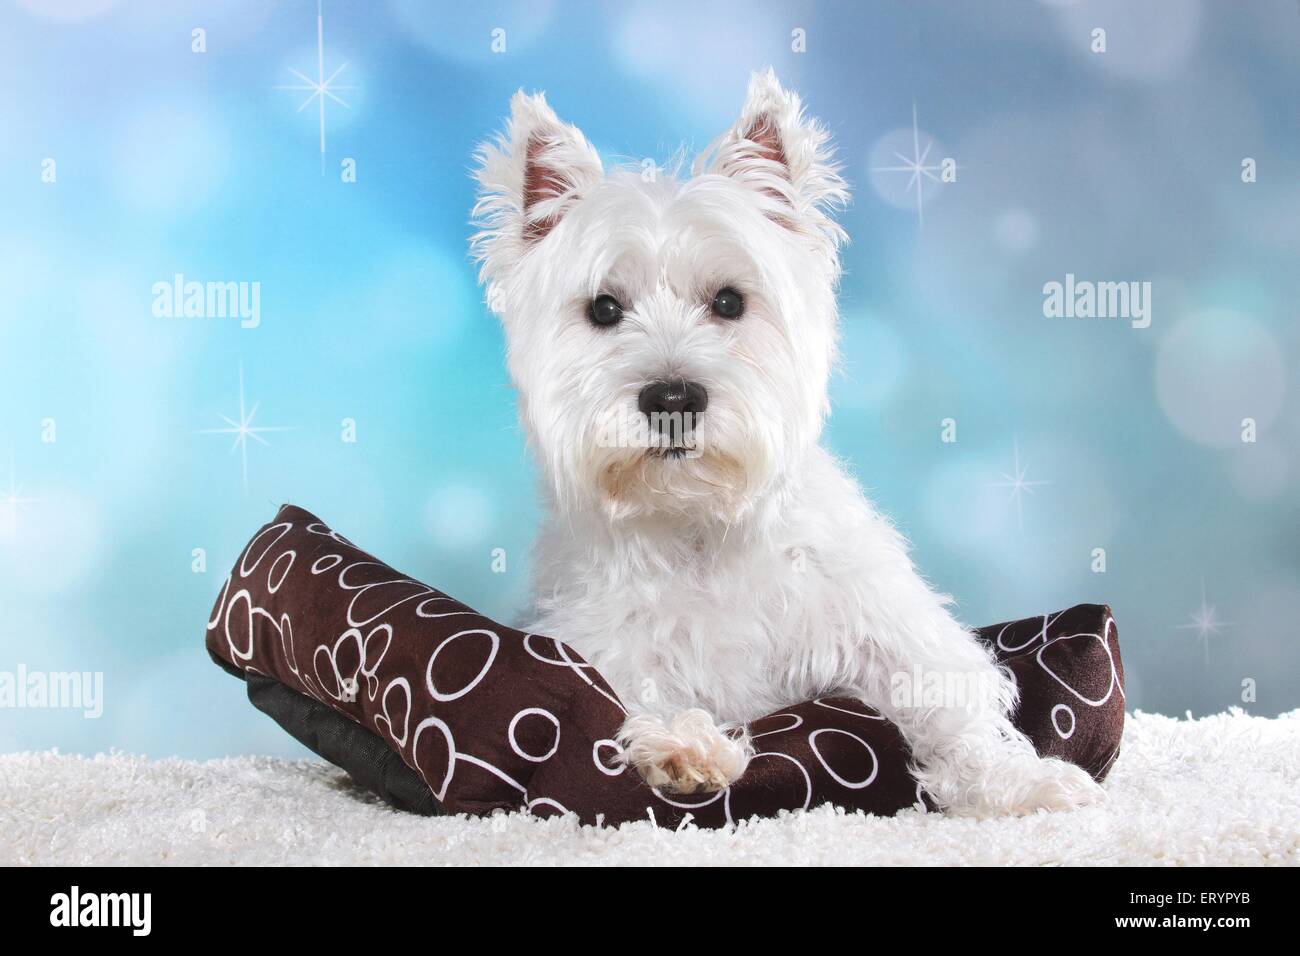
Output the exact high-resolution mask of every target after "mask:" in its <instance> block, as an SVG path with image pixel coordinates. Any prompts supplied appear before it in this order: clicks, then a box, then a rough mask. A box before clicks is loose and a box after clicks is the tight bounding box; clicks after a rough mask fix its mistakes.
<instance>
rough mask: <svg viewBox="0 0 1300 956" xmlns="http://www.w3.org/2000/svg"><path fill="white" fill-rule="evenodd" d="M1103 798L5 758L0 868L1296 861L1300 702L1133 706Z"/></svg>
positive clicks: (309, 765)
mask: <svg viewBox="0 0 1300 956" xmlns="http://www.w3.org/2000/svg"><path fill="white" fill-rule="evenodd" d="M1106 789H1107V790H1108V791H1109V793H1110V801H1109V804H1108V805H1107V806H1104V807H1099V808H1094V809H1088V810H1081V811H1077V812H1073V813H1058V814H1048V813H1041V814H1038V815H1036V816H1032V817H1024V818H1018V819H999V820H986V821H975V820H966V819H955V818H949V817H945V816H942V815H939V814H924V813H920V812H916V811H908V812H905V813H901V814H899V815H898V816H895V817H891V818H884V817H868V816H863V815H859V814H845V813H842V812H837V811H835V810H833V809H831V808H828V807H822V808H819V809H816V810H813V811H811V812H808V813H795V814H787V815H785V816H782V817H780V818H777V819H768V820H754V821H751V822H748V823H745V824H742V825H740V826H737V827H735V828H733V829H730V830H712V831H710V830H700V829H696V828H694V827H691V826H690V825H689V824H688V825H686V826H685V827H683V828H681V829H679V830H675V831H669V830H665V829H660V828H658V827H656V826H655V825H654V823H652V822H651V821H650V820H646V821H645V822H644V823H634V824H629V825H626V826H623V827H621V828H618V829H612V828H606V829H597V828H594V827H580V826H578V825H577V823H576V822H575V821H573V820H572V819H564V818H558V819H552V820H538V819H531V818H529V817H526V816H523V815H521V814H500V815H498V816H494V817H490V818H487V819H471V818H467V817H433V818H424V817H415V816H409V815H404V814H400V813H397V812H394V811H392V810H389V809H388V808H387V807H385V806H384V805H382V804H380V803H378V802H377V801H375V800H374V799H373V798H371V797H370V796H369V795H367V794H365V793H363V792H361V791H359V790H358V789H357V788H356V787H355V786H354V785H353V784H352V783H351V782H350V781H349V780H348V778H347V777H346V776H345V775H344V774H343V773H342V772H341V771H338V770H336V769H334V768H332V767H330V766H328V765H325V764H321V763H315V762H311V761H284V760H274V759H269V758H260V757H240V758H230V759H224V760H213V761H207V762H202V763H199V762H194V761H185V760H147V759H144V758H141V757H134V756H129V755H126V754H120V753H114V754H109V755H106V756H104V755H101V756H97V757H80V756H70V755H65V754H59V753H56V752H47V753H18V754H7V755H3V756H0V863H2V864H37V865H40V864H72V865H83V864H217V865H221V864H276V863H294V864H390V865H391V864H658V865H676V866H682V865H690V864H778V865H801V864H802V865H806V864H851V865H874V864H930V865H933V864H1026V865H1034V866H1041V865H1058V864H1082V865H1116V864H1190V865H1196V864H1247V865H1251V864H1291V865H1296V864H1298V863H1300V710H1296V711H1293V712H1291V713H1289V714H1285V715H1283V716H1281V717H1278V718H1274V719H1266V718H1261V717H1252V716H1249V715H1247V714H1245V713H1242V712H1241V711H1240V710H1235V709H1234V710H1233V711H1231V712H1229V713H1224V714H1217V715H1215V716H1212V717H1205V718H1201V719H1198V720H1192V719H1188V720H1177V719H1174V718H1170V717H1163V716H1160V715H1156V714H1143V713H1138V714H1134V715H1130V717H1129V722H1128V727H1127V729H1126V731H1125V734H1124V748H1123V752H1122V754H1121V756H1120V758H1119V760H1118V761H1117V762H1116V764H1115V767H1114V769H1113V770H1112V772H1111V775H1110V778H1109V780H1108V781H1107V784H1106Z"/></svg>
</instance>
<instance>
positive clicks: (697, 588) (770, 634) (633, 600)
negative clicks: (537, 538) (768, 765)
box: [540, 547, 831, 720]
mask: <svg viewBox="0 0 1300 956" xmlns="http://www.w3.org/2000/svg"><path fill="white" fill-rule="evenodd" d="M574 572H575V573H574V576H573V577H574V578H575V579H577V580H576V581H575V582H574V583H575V584H576V586H574V587H572V588H565V589H563V590H564V591H565V592H567V594H564V595H563V596H561V595H559V594H557V595H556V596H555V598H554V599H552V600H548V601H546V602H544V604H543V606H542V607H541V608H540V610H541V611H542V614H543V618H544V626H546V627H549V628H550V629H551V632H552V633H555V634H557V636H561V637H562V638H563V639H564V640H566V641H567V642H569V643H570V644H572V645H573V646H574V647H575V648H576V649H577V650H578V652H579V653H581V654H582V655H583V656H584V657H586V658H587V659H588V660H590V661H591V662H592V663H593V664H594V665H595V666H596V667H597V668H598V669H599V670H600V671H601V673H602V674H604V675H605V677H606V679H608V680H609V681H610V682H611V684H613V686H614V689H615V690H616V691H617V692H618V693H619V695H620V696H621V697H623V699H624V701H625V702H626V703H627V704H628V705H629V707H631V708H633V709H644V710H651V711H658V712H664V713H672V712H675V711H677V710H680V709H682V708H686V707H704V708H705V709H707V710H709V711H710V712H711V713H712V714H714V715H715V716H716V717H717V718H718V719H721V720H748V719H751V718H753V717H756V716H759V715H761V714H763V713H766V712H768V711H770V710H772V709H774V708H776V707H779V706H781V705H782V704H784V703H787V702H788V701H789V700H790V699H796V698H792V697H791V696H790V695H791V694H795V695H798V694H800V693H801V692H804V691H811V692H816V691H817V690H819V689H820V688H818V687H816V686H813V685H816V683H817V682H818V676H817V675H816V674H815V673H812V672H810V671H809V670H808V667H807V663H808V661H809V660H815V659H817V658H818V657H821V656H824V655H822V654H819V653H817V651H816V648H815V645H816V644H817V643H819V642H821V641H825V640H827V639H828V638H830V637H831V636H830V635H828V634H827V633H826V632H825V629H824V628H823V629H819V628H818V627H816V626H815V622H816V621H817V619H818V618H819V616H822V615H821V614H820V609H819V608H818V606H817V604H818V601H819V595H820V594H822V593H823V592H824V590H825V588H824V582H823V581H821V580H820V571H819V569H818V567H817V565H816V562H815V561H812V560H811V559H810V554H809V553H808V551H807V550H806V549H801V548H798V547H783V548H779V549H767V550H751V551H749V552H747V553H743V554H741V555H739V556H737V557H735V558H733V559H732V560H729V561H725V562H721V561H720V562H710V561H706V560H703V559H702V558H700V557H698V556H696V557H695V558H694V559H692V558H691V557H690V556H688V557H686V558H685V559H683V560H680V561H677V562H673V563H668V562H663V563H655V564H652V565H650V566H648V567H641V568H636V569H629V570H628V572H627V573H615V574H610V573H609V569H608V568H606V569H604V573H602V574H591V575H589V574H588V573H587V572H583V571H582V570H581V569H577V568H575V569H574ZM584 578H585V580H584ZM805 685H808V686H805Z"/></svg>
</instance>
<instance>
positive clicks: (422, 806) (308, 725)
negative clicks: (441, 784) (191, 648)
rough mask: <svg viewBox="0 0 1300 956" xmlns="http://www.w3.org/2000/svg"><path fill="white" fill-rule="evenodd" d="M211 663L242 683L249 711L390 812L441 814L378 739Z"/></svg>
mask: <svg viewBox="0 0 1300 956" xmlns="http://www.w3.org/2000/svg"><path fill="white" fill-rule="evenodd" d="M213 659H214V660H216V661H217V663H218V664H221V665H222V666H223V667H224V668H225V669H226V670H228V671H230V672H231V673H234V674H235V675H236V676H238V677H242V678H243V679H244V681H245V682H246V683H247V684H248V699H249V701H251V702H252V704H253V706H254V707H256V708H257V709H258V710H260V711H261V712H262V713H264V714H266V715H267V716H268V717H270V718H271V719H272V720H274V721H275V722H276V723H277V724H279V725H280V726H281V727H283V728H284V729H285V730H286V731H288V733H289V735H290V736H291V737H293V738H294V739H295V740H297V741H298V742H299V743H301V744H302V745H303V746H304V747H306V748H307V749H308V750H311V751H312V752H313V753H316V754H319V755H320V756H321V757H324V758H325V759H326V760H328V761H329V762H330V763H332V764H334V766H336V767H340V768H342V769H343V770H346V771H347V772H348V775H349V776H350V777H352V779H353V780H355V781H356V782H357V783H358V784H360V785H361V786H362V787H364V788H365V789H367V790H369V791H370V792H371V793H373V794H375V796H377V797H379V798H380V799H381V800H383V801H384V802H385V803H387V804H388V805H389V806H392V807H394V808H396V809H398V810H404V811H406V812H407V813H418V814H420V815H421V816H426V817H428V816H438V815H441V814H442V813H443V812H444V811H443V809H442V805H441V804H439V803H438V801H437V799H435V798H434V796H433V791H431V790H430V789H429V787H428V785H427V784H426V783H425V782H424V781H423V780H422V779H420V775H419V774H417V773H416V772H415V771H414V770H412V769H411V768H410V767H408V766H407V765H406V764H405V763H404V762H403V761H402V758H401V757H399V756H398V755H397V753H396V751H394V750H393V749H392V748H391V747H389V746H388V744H387V743H385V742H384V740H383V738H382V737H380V736H379V735H378V734H376V733H374V732H372V731H370V730H367V729H366V728H365V727H362V726H361V725H360V724H358V723H357V722H356V721H354V720H351V719H349V718H348V717H345V716H343V715H342V714H340V713H339V712H338V711H336V710H334V709H333V708H330V707H327V706H326V705H325V704H322V703H321V702H320V701H318V700H316V699H315V698H313V697H308V696H307V695H306V694H300V693H299V692H298V691H296V690H293V689H292V688H289V687H286V686H285V685H284V684H281V683H280V682H279V681H277V680H275V679H274V678H271V677H266V676H264V675H262V674H248V673H243V672H239V671H238V669H237V668H233V667H232V665H230V664H229V663H228V662H226V661H223V660H221V659H220V658H219V657H217V656H216V655H213Z"/></svg>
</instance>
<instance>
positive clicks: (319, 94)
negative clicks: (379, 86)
mask: <svg viewBox="0 0 1300 956" xmlns="http://www.w3.org/2000/svg"><path fill="white" fill-rule="evenodd" d="M347 68H348V64H347V61H344V62H343V64H342V65H341V66H339V68H338V69H336V70H335V71H334V72H333V73H331V74H330V75H329V76H326V75H325V16H324V14H323V13H322V11H321V4H320V0H317V2H316V79H314V80H313V79H312V78H311V77H309V76H307V75H306V74H305V73H300V72H299V71H298V70H294V69H290V70H289V72H290V73H292V74H293V75H294V76H295V77H297V78H298V79H299V80H301V81H302V82H301V83H298V84H294V85H292V86H277V87H276V89H278V90H310V91H311V95H310V96H308V97H307V98H306V99H305V100H303V101H302V105H301V106H299V107H298V112H299V113H301V112H302V111H303V110H305V109H306V108H307V107H308V106H310V105H311V104H312V103H313V102H314V103H316V104H317V109H318V112H319V116H320V172H321V175H322V176H324V175H325V98H326V97H328V98H329V99H331V100H333V101H334V102H335V103H338V104H339V105H340V106H342V107H343V108H344V109H351V108H352V107H351V106H349V105H348V103H347V101H345V100H344V99H343V98H342V97H341V96H339V95H338V94H337V93H336V92H335V90H355V89H356V87H355V86H341V85H339V84H336V83H335V82H334V81H335V80H337V79H338V78H339V75H340V74H341V73H342V72H343V71H344V70H346V69H347Z"/></svg>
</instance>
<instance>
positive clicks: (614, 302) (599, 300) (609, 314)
mask: <svg viewBox="0 0 1300 956" xmlns="http://www.w3.org/2000/svg"><path fill="white" fill-rule="evenodd" d="M588 315H590V317H591V322H592V324H593V325H599V326H601V327H604V326H607V325H613V324H614V323H616V322H617V321H618V320H619V319H621V318H623V307H622V306H621V305H619V304H618V299H616V298H614V297H613V296H612V295H598V296H596V298H594V299H592V300H591V308H590V309H588Z"/></svg>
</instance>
